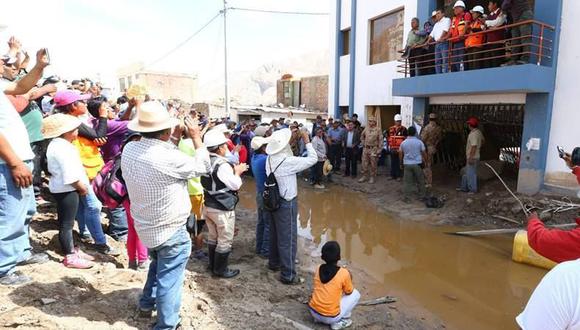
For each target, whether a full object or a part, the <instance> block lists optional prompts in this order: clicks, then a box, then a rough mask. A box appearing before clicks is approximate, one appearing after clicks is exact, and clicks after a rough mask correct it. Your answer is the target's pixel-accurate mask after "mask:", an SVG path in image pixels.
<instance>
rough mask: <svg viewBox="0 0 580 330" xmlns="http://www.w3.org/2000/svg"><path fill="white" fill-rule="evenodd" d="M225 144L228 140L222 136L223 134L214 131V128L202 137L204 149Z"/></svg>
mask: <svg viewBox="0 0 580 330" xmlns="http://www.w3.org/2000/svg"><path fill="white" fill-rule="evenodd" d="M227 142H228V139H227V138H226V137H225V136H224V133H222V132H220V131H219V130H216V129H215V128H214V129H212V130H211V131H209V132H207V133H205V135H204V136H203V144H204V145H205V146H206V148H211V147H217V146H221V145H222V144H224V143H227Z"/></svg>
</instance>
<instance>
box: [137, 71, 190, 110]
mask: <svg viewBox="0 0 580 330" xmlns="http://www.w3.org/2000/svg"><path fill="white" fill-rule="evenodd" d="M137 79H138V81H139V83H140V84H143V85H145V86H147V90H148V91H149V95H151V97H153V98H160V99H164V100H167V99H180V100H182V101H184V102H188V103H193V101H194V97H195V90H196V87H197V81H196V79H195V78H194V77H191V76H185V75H184V76H178V75H171V74H163V73H139V74H137Z"/></svg>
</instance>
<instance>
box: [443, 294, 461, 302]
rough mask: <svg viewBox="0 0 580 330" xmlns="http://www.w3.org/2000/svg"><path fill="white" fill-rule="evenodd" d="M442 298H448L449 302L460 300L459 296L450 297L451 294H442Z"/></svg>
mask: <svg viewBox="0 0 580 330" xmlns="http://www.w3.org/2000/svg"><path fill="white" fill-rule="evenodd" d="M441 296H443V297H445V298H447V299H449V300H453V301H457V300H458V299H457V296H454V295H450V294H447V293H444V294H442V295H441Z"/></svg>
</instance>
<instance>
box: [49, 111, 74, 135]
mask: <svg viewBox="0 0 580 330" xmlns="http://www.w3.org/2000/svg"><path fill="white" fill-rule="evenodd" d="M80 125H81V121H80V120H79V119H78V118H77V117H75V116H71V115H66V114H64V113H57V114H54V115H50V116H48V117H46V118H44V119H43V120H42V135H43V136H44V138H45V139H52V138H55V137H58V136H61V135H63V134H64V133H67V132H70V131H72V130H74V129H75V128H78V127H79V126H80Z"/></svg>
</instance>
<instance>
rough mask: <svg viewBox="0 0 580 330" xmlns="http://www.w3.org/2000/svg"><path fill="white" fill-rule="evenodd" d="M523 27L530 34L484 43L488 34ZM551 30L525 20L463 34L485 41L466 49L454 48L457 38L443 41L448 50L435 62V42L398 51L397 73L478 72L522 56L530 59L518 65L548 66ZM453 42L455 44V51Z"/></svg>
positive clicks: (463, 47)
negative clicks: (399, 56)
mask: <svg viewBox="0 0 580 330" xmlns="http://www.w3.org/2000/svg"><path fill="white" fill-rule="evenodd" d="M522 26H530V27H531V29H530V30H531V34H527V35H524V36H517V37H513V35H512V37H504V38H503V39H501V40H499V41H492V42H488V41H487V36H488V35H489V34H492V33H497V32H499V31H503V32H504V36H505V35H508V32H509V31H511V30H513V29H514V28H519V27H522ZM554 31H555V28H554V27H553V26H551V25H548V24H545V23H542V22H539V21H535V20H528V21H523V22H519V23H516V24H511V25H504V26H501V27H498V28H491V29H488V30H485V31H481V32H475V33H471V34H466V35H465V37H464V38H467V37H469V36H478V35H483V36H484V38H485V41H484V42H483V43H482V44H481V45H478V46H477V47H465V46H464V43H463V45H457V44H456V43H458V42H460V40H457V39H456V40H448V41H445V43H447V44H448V50H447V51H442V52H439V53H440V54H441V55H442V56H444V58H443V57H440V60H439V61H437V62H436V59H435V53H436V51H435V46H436V45H437V44H438V43H437V42H431V43H428V44H423V45H420V46H416V47H413V48H411V49H407V50H406V51H405V50H400V51H399V53H401V54H405V53H407V54H406V56H404V57H403V56H402V57H401V59H399V60H398V61H399V64H398V66H397V68H398V70H397V72H399V73H403V74H405V77H409V76H411V77H412V76H416V75H429V74H435V73H445V72H455V71H468V70H477V69H481V68H490V67H498V66H504V65H506V64H516V63H512V62H513V60H514V59H517V58H521V57H522V56H523V57H524V58H526V57H527V58H529V60H528V61H527V62H525V63H524V62H521V61H520V62H518V63H517V64H526V63H534V64H536V65H544V66H549V65H551V63H552V54H553V44H554V40H553V38H554ZM454 43H455V44H456V45H455V48H454ZM445 59H446V61H445ZM510 61H512V62H510ZM445 62H446V63H445Z"/></svg>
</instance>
